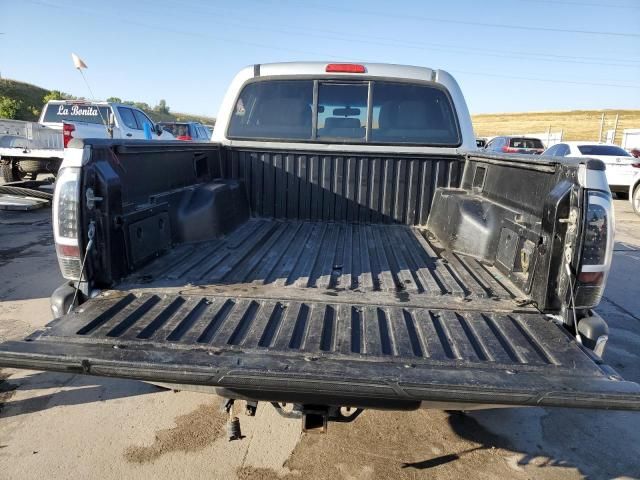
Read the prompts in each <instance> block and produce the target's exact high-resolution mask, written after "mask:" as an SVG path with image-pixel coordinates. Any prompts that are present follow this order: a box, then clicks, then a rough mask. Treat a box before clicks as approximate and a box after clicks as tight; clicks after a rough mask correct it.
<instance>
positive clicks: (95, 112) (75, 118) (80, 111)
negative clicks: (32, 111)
mask: <svg viewBox="0 0 640 480" xmlns="http://www.w3.org/2000/svg"><path fill="white" fill-rule="evenodd" d="M110 108H111V107H106V106H105V107H98V106H95V105H86V104H72V103H50V104H48V105H47V109H46V110H45V112H44V117H43V122H50V123H62V122H63V121H66V122H85V123H97V124H105V123H106V122H108V121H109V112H110Z"/></svg>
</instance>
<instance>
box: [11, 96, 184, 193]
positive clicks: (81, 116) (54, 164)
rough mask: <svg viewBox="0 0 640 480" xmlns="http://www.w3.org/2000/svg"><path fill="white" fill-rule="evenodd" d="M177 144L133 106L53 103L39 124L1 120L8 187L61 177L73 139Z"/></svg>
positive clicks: (171, 136)
mask: <svg viewBox="0 0 640 480" xmlns="http://www.w3.org/2000/svg"><path fill="white" fill-rule="evenodd" d="M145 124H148V129H150V130H151V132H153V133H152V135H151V137H152V139H158V140H172V139H174V137H173V135H171V134H170V133H169V132H166V131H164V130H163V129H162V128H160V127H159V126H156V124H155V123H154V122H153V121H152V120H151V119H150V118H149V117H148V116H147V114H146V113H144V112H143V111H142V110H140V109H138V108H135V107H132V106H130V105H123V104H117V103H107V102H87V101H84V100H80V101H78V100H52V101H50V102H48V103H47V104H46V105H45V107H44V108H43V109H42V114H41V115H40V120H39V121H38V122H25V121H21V120H0V172H1V174H2V177H3V180H4V181H5V182H14V181H18V180H22V179H26V178H29V179H35V177H36V176H37V175H38V174H39V173H53V174H56V173H57V171H58V168H59V167H60V163H61V162H62V156H63V152H64V148H65V147H66V145H67V143H68V142H69V140H71V139H72V138H132V139H133V138H137V139H144V138H145Z"/></svg>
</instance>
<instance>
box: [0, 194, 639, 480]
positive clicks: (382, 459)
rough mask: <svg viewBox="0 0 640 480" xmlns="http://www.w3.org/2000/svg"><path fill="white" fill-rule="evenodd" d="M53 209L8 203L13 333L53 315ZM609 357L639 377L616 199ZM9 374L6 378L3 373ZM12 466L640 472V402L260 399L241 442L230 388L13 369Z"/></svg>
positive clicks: (168, 471)
mask: <svg viewBox="0 0 640 480" xmlns="http://www.w3.org/2000/svg"><path fill="white" fill-rule="evenodd" d="M49 217H50V211H48V210H44V211H37V212H31V213H14V214H12V213H9V212H0V299H1V300H2V302H1V303H0V340H4V339H8V338H19V337H21V336H24V335H25V334H28V333H30V332H31V331H33V330H34V329H36V328H38V327H41V326H42V325H44V324H45V323H46V322H47V321H48V320H49V319H50V313H49V307H48V297H49V294H50V293H51V291H52V290H53V289H54V288H55V287H57V286H58V285H59V284H60V283H61V282H62V279H61V278H60V275H59V273H58V267H57V264H56V259H55V254H54V250H53V245H52V234H51V225H50V219H49ZM616 217H617V218H616V220H617V240H618V243H617V246H616V252H615V255H614V266H613V271H612V274H611V276H610V278H609V284H608V288H607V292H606V298H605V300H604V301H603V303H602V304H601V306H600V308H599V311H600V313H601V314H602V315H604V316H605V317H606V318H607V320H608V321H609V325H610V327H611V340H610V344H609V347H608V351H607V353H606V360H607V361H608V363H610V364H612V365H613V366H614V367H615V368H616V369H618V371H619V372H620V373H621V374H622V375H623V376H624V377H626V378H627V379H630V380H633V381H640V313H638V312H640V296H639V295H638V291H639V290H638V281H639V280H638V273H639V272H640V217H636V216H635V215H633V214H632V213H631V211H630V207H629V204H628V203H627V202H623V201H616ZM2 378H6V380H4V381H2ZM0 402H1V403H0V409H1V410H0V478H11V479H14V478H16V479H18V478H20V479H23V478H24V479H27V478H34V479H39V480H40V479H42V478H47V479H57V478H64V479H69V478H82V479H84V478H114V479H115V478H117V479H121V478H157V479H163V478H171V479H175V478H176V477H179V478H207V479H215V478H225V479H228V478H242V479H245V478H247V479H248V478H252V479H253V478H257V479H277V478H285V479H287V480H290V479H311V478H313V479H315V478H319V479H325V478H326V479H374V478H396V479H404V478H407V479H414V478H416V479H417V478H446V479H449V478H452V479H453V478H469V479H471V478H473V479H493V478H516V479H527V478H542V479H556V478H594V479H595V478H640V460H639V459H640V413H626V412H598V411H577V410H562V409H542V408H529V409H503V410H487V411H483V412H475V413H469V414H466V415H450V414H447V413H445V412H442V411H435V410H421V411H416V412H412V413H388V412H375V411H367V412H365V413H364V414H363V415H362V416H361V417H360V418H359V419H358V420H357V421H356V422H354V423H353V424H346V425H345V424H332V425H330V426H329V432H328V434H327V435H304V436H303V435H301V434H300V426H299V424H298V422H296V421H292V420H285V419H283V418H281V417H279V416H278V415H277V414H276V413H275V411H274V409H273V408H272V407H271V406H268V405H260V407H259V409H258V414H257V416H256V417H246V416H241V418H242V429H243V434H244V435H245V438H244V439H243V440H242V441H236V442H228V441H227V440H226V437H225V431H224V422H225V418H224V416H223V415H222V414H221V413H220V410H219V402H220V400H219V399H218V398H217V397H215V396H212V395H207V394H197V393H188V392H177V393H176V392H173V391H170V390H163V389H160V388H156V387H153V386H150V385H147V384H144V383H139V382H134V381H123V380H113V379H105V378H97V377H86V376H77V375H67V374H56V373H41V372H33V371H17V370H4V371H2V372H0Z"/></svg>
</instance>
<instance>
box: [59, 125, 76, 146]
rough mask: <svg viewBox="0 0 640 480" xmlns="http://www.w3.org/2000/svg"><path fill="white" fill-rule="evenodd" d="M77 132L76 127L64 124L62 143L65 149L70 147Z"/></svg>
mask: <svg viewBox="0 0 640 480" xmlns="http://www.w3.org/2000/svg"><path fill="white" fill-rule="evenodd" d="M75 131H76V127H75V125H73V124H71V123H63V124H62V143H63V145H64V148H67V145H69V142H70V141H71V139H72V138H73V132H75Z"/></svg>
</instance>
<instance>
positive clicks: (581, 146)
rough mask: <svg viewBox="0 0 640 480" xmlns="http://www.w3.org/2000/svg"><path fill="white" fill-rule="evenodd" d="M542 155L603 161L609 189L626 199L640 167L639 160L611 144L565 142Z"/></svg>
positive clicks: (548, 149)
mask: <svg viewBox="0 0 640 480" xmlns="http://www.w3.org/2000/svg"><path fill="white" fill-rule="evenodd" d="M542 154H543V155H548V156H552V157H589V158H596V159H598V160H602V161H603V162H604V164H605V166H606V167H607V169H606V175H607V182H608V183H609V189H610V190H611V191H612V192H615V193H616V194H617V195H618V196H619V197H620V196H624V197H625V198H626V196H627V195H628V194H629V188H630V187H631V186H632V184H633V180H634V174H635V173H636V172H637V171H638V167H640V164H639V163H638V160H637V159H636V158H634V157H633V156H632V155H631V154H630V153H629V152H627V151H626V150H624V149H623V148H620V147H618V146H617V145H612V144H610V143H599V142H563V143H557V144H555V145H553V146H552V147H549V148H547V149H546V150H545V151H544V152H543V153H542ZM636 179H637V177H636Z"/></svg>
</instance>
